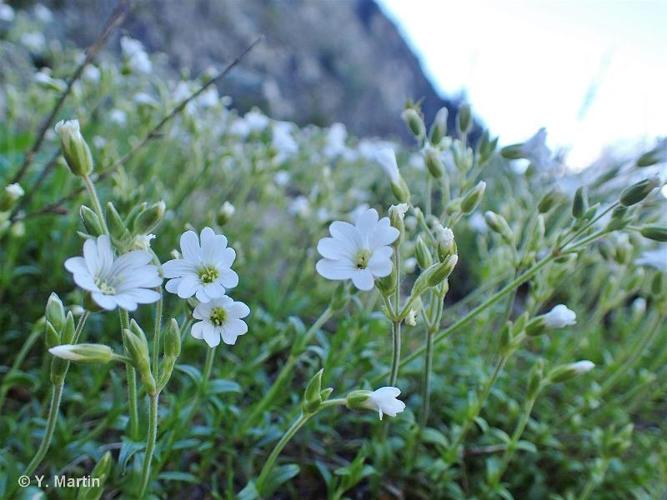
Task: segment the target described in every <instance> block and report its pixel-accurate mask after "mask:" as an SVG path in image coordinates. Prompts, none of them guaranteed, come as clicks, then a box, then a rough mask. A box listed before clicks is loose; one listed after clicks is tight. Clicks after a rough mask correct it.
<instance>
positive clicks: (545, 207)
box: [537, 189, 560, 214]
mask: <svg viewBox="0 0 667 500" xmlns="http://www.w3.org/2000/svg"><path fill="white" fill-rule="evenodd" d="M559 200H560V192H559V191H558V190H557V189H552V190H551V191H549V192H548V193H547V194H545V195H544V196H543V197H542V199H541V200H540V202H539V203H538V205H537V211H538V212H540V213H541V214H545V213H547V212H548V211H549V210H551V209H552V208H553V207H554V206H555V205H556V203H558V201H559Z"/></svg>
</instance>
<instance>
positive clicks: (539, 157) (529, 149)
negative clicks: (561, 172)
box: [521, 128, 552, 168]
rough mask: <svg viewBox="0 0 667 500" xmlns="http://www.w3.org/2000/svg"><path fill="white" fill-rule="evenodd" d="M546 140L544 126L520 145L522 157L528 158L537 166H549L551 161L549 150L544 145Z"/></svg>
mask: <svg viewBox="0 0 667 500" xmlns="http://www.w3.org/2000/svg"><path fill="white" fill-rule="evenodd" d="M546 140H547V131H546V129H545V128H541V129H540V130H538V131H537V133H536V134H535V135H534V136H533V137H531V138H530V139H528V140H527V141H526V142H524V143H523V144H522V146H521V153H522V155H523V157H524V158H526V159H527V160H530V162H531V163H532V164H533V165H535V166H536V167H538V168H546V167H549V166H550V165H551V163H552V159H551V151H550V150H549V148H548V147H547V145H546Z"/></svg>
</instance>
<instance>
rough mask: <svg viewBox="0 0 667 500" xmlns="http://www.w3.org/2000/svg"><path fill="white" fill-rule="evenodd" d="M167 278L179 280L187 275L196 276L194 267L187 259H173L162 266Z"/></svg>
mask: <svg viewBox="0 0 667 500" xmlns="http://www.w3.org/2000/svg"><path fill="white" fill-rule="evenodd" d="M162 272H163V274H164V277H165V278H178V277H180V276H184V275H186V274H195V268H194V266H193V265H192V264H191V263H190V262H188V261H187V260H185V259H172V260H168V261H167V262H165V263H164V264H162Z"/></svg>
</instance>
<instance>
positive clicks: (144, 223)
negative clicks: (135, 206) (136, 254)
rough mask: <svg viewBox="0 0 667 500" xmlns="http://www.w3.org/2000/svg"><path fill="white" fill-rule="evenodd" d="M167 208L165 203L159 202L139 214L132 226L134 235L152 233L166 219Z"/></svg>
mask: <svg viewBox="0 0 667 500" xmlns="http://www.w3.org/2000/svg"><path fill="white" fill-rule="evenodd" d="M166 208H167V206H166V205H165V203H164V201H158V202H157V203H153V204H152V205H150V206H148V207H147V208H145V209H144V210H142V211H141V212H139V214H138V215H137V217H136V218H135V219H134V221H133V224H132V234H148V233H150V232H152V231H153V230H154V229H155V228H156V227H157V225H158V224H159V223H160V222H161V221H162V219H163V218H164V212H165V210H166Z"/></svg>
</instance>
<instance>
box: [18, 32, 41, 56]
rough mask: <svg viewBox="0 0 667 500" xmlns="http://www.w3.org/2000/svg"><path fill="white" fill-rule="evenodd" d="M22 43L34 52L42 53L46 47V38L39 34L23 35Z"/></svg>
mask: <svg viewBox="0 0 667 500" xmlns="http://www.w3.org/2000/svg"><path fill="white" fill-rule="evenodd" d="M21 43H22V44H23V45H25V46H26V47H27V48H28V49H30V50H32V51H33V52H41V51H42V50H44V47H45V46H46V38H44V35H43V34H42V33H39V32H32V33H23V35H21Z"/></svg>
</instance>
